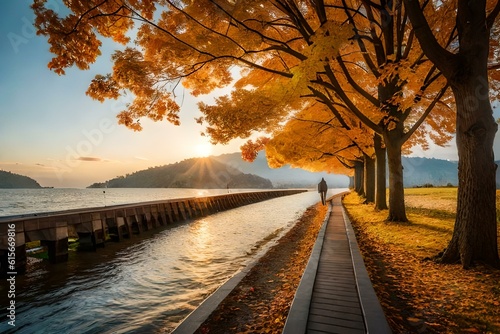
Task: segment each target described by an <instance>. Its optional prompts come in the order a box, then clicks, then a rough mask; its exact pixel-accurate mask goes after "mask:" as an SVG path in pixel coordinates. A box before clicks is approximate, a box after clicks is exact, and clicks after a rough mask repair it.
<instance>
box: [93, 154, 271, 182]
mask: <svg viewBox="0 0 500 334" xmlns="http://www.w3.org/2000/svg"><path fill="white" fill-rule="evenodd" d="M103 187H108V188H199V189H214V188H218V189H224V188H226V187H229V188H259V189H269V188H272V187H273V185H272V183H271V181H269V180H267V179H265V178H262V177H260V176H256V175H252V174H245V173H242V172H241V171H239V170H237V169H236V168H233V167H230V166H228V165H226V164H224V163H222V162H220V161H218V160H216V159H213V158H192V159H187V160H184V161H181V162H177V163H175V164H170V165H165V166H160V167H153V168H149V169H146V170H142V171H138V172H135V173H132V174H127V175H126V176H120V177H117V178H114V179H111V180H109V181H106V182H103V183H94V184H92V185H91V186H89V188H103Z"/></svg>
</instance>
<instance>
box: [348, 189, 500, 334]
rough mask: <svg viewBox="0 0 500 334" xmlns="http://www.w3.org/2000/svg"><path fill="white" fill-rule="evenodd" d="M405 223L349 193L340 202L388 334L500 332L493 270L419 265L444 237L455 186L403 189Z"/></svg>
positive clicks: (497, 274)
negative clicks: (389, 329) (385, 319)
mask: <svg viewBox="0 0 500 334" xmlns="http://www.w3.org/2000/svg"><path fill="white" fill-rule="evenodd" d="M405 194H406V197H405V198H406V203H407V214H408V218H409V223H405V224H401V223H388V222H386V221H385V218H386V217H387V211H381V212H375V211H374V210H373V208H372V206H371V205H363V204H361V203H362V201H361V199H360V198H359V197H358V196H357V195H355V194H350V195H348V196H346V198H345V199H344V205H345V206H346V209H347V210H348V212H349V215H350V216H351V218H352V222H353V225H354V226H355V228H356V229H357V234H358V242H359V244H360V248H361V250H362V252H363V255H364V258H365V263H366V265H367V268H368V270H369V272H370V275H371V278H372V282H373V285H374V287H375V289H376V291H377V294H378V296H379V299H380V300H381V303H382V306H383V307H384V310H385V312H386V315H387V317H388V320H389V323H390V325H391V327H392V329H393V331H394V332H395V333H500V271H498V270H493V269H490V268H486V267H481V266H478V267H475V268H473V269H470V270H463V269H462V268H461V266H459V265H442V264H437V263H435V262H433V261H429V260H424V259H426V258H431V257H433V256H435V255H436V254H437V253H438V252H440V251H442V250H443V249H444V248H445V247H446V246H447V243H448V241H449V240H450V238H451V234H452V231H453V224H454V216H455V201H456V189H454V188H425V189H422V188H421V189H407V190H406V192H405Z"/></svg>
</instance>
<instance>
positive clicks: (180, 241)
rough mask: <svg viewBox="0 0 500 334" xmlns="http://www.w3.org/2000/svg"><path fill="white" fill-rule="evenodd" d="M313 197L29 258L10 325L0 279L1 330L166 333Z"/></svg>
mask: <svg viewBox="0 0 500 334" xmlns="http://www.w3.org/2000/svg"><path fill="white" fill-rule="evenodd" d="M47 190H54V189H47ZM93 190H97V189H93ZM100 191H101V194H102V190H100ZM108 191H110V190H109V189H108V190H107V191H106V194H108ZM338 191H340V190H338ZM338 191H337V190H332V191H330V193H329V195H332V194H333V193H334V192H338ZM226 192H227V191H226ZM96 193H99V190H97V192H96ZM178 197H187V196H184V195H182V196H178ZM148 200H149V199H148ZM318 200H319V196H318V194H317V193H316V192H307V193H302V194H298V195H293V196H286V197H281V198H277V199H272V200H269V201H265V202H261V203H256V204H252V205H248V206H244V207H240V208H237V209H233V210H230V211H226V212H222V213H218V214H214V215H211V216H207V217H204V218H200V219H196V220H192V221H187V222H184V223H180V224H177V225H171V227H168V228H166V229H163V230H157V232H152V233H149V234H143V235H141V237H140V238H139V237H136V238H133V239H132V240H130V241H124V242H121V243H107V244H106V247H105V248H103V249H99V250H98V251H97V252H95V253H82V252H79V253H74V252H70V259H69V261H68V262H67V263H61V264H57V265H51V264H48V263H46V262H45V261H41V260H36V259H33V258H29V264H28V272H27V274H25V275H23V276H18V277H17V280H16V299H15V300H16V327H15V330H13V329H12V328H11V327H10V326H9V325H8V324H7V318H6V312H5V311H3V310H5V308H6V305H7V284H6V281H5V280H4V279H2V280H1V282H0V301H1V305H0V306H1V311H0V319H1V320H0V332H2V333H3V332H17V333H168V332H170V331H171V330H172V329H174V328H175V326H176V325H178V323H179V322H180V321H182V319H183V318H184V317H185V316H187V315H188V314H189V313H190V312H191V311H192V310H194V309H195V308H196V307H197V306H198V305H199V304H200V303H201V302H202V301H203V300H204V299H205V298H206V297H207V296H208V295H210V293H212V292H213V291H215V290H216V289H217V288H218V287H219V286H220V285H222V284H223V283H224V282H225V281H226V280H227V279H228V278H230V277H231V276H232V275H234V274H235V273H236V272H237V271H238V270H240V269H241V268H242V267H243V266H245V265H247V264H248V263H249V262H250V261H252V260H253V259H254V258H255V256H256V254H257V253H258V252H261V251H265V250H266V249H267V248H269V247H270V246H271V245H272V244H273V241H274V240H276V239H277V237H279V235H281V234H283V233H284V232H286V231H287V230H288V229H289V228H290V227H291V226H293V223H294V222H295V221H296V219H297V218H299V217H300V216H301V214H302V213H303V212H304V211H305V209H306V208H307V207H308V206H310V205H312V204H314V203H317V202H318ZM47 201H48V200H47ZM133 202H135V201H133ZM93 206H96V205H93ZM44 211H45V210H44ZM9 214H11V213H9Z"/></svg>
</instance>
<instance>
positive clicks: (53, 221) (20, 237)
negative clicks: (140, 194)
mask: <svg viewBox="0 0 500 334" xmlns="http://www.w3.org/2000/svg"><path fill="white" fill-rule="evenodd" d="M304 191H305V190H270V191H256V192H246V193H232V194H224V195H216V196H207V197H191V198H180V199H170V200H165V201H154V202H144V203H137V204H128V205H116V206H112V207H103V208H93V209H81V210H71V211H66V212H60V213H58V212H55V213H49V214H46V215H45V214H44V215H43V216H42V215H39V216H29V217H21V218H12V219H5V220H1V221H0V275H8V274H11V273H16V274H19V273H23V272H24V271H25V268H26V243H27V242H33V241H40V244H41V246H43V247H45V249H46V250H47V253H48V258H49V261H51V262H53V263H57V262H64V261H67V259H68V238H75V239H78V242H79V249H82V250H96V249H97V248H99V247H104V245H105V242H107V241H120V240H121V239H123V238H131V237H133V235H138V234H141V233H142V232H143V231H148V230H152V229H154V228H157V227H159V226H166V225H169V224H172V223H175V222H180V221H184V220H187V219H193V218H197V217H202V216H206V215H209V214H212V213H216V212H219V211H224V210H229V209H233V208H236V207H239V206H243V205H247V204H252V203H257V202H260V201H264V200H268V199H272V198H276V197H281V196H287V195H293V194H297V193H300V192H304Z"/></svg>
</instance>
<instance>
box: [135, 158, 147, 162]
mask: <svg viewBox="0 0 500 334" xmlns="http://www.w3.org/2000/svg"><path fill="white" fill-rule="evenodd" d="M134 158H136V159H137V160H144V161H149V159H148V158H143V157H134Z"/></svg>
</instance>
